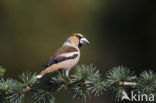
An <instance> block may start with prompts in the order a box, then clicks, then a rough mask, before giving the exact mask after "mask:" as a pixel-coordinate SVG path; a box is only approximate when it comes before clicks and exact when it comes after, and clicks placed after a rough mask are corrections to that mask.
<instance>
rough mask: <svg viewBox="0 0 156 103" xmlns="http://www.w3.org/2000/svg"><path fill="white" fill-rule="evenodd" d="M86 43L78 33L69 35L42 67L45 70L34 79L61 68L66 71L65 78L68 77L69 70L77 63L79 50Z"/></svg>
mask: <svg viewBox="0 0 156 103" xmlns="http://www.w3.org/2000/svg"><path fill="white" fill-rule="evenodd" d="M88 43H89V41H88V40H87V39H86V38H84V37H83V36H82V35H81V34H79V33H74V34H72V35H70V36H69V37H68V38H67V40H66V41H65V43H64V44H63V46H62V47H61V48H60V49H58V50H57V51H56V52H55V53H54V55H53V56H52V57H51V59H50V60H49V61H48V62H47V63H46V64H45V65H44V69H45V70H43V71H42V72H41V73H40V74H39V75H37V76H36V78H41V77H42V76H43V75H45V74H46V73H49V72H53V71H56V70H59V69H61V68H62V69H65V70H66V76H67V77H68V74H69V71H70V70H71V68H73V67H74V66H75V65H76V64H77V63H78V61H79V58H80V50H79V48H80V47H81V46H82V45H83V44H88ZM68 78H69V77H68Z"/></svg>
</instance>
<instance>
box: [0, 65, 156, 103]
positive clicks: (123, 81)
mask: <svg viewBox="0 0 156 103" xmlns="http://www.w3.org/2000/svg"><path fill="white" fill-rule="evenodd" d="M4 72H5V69H4V68H2V67H0V103H23V102H24V97H25V95H26V94H27V93H30V94H31V98H32V99H33V100H34V102H36V103H54V101H55V97H54V95H53V94H54V93H57V92H59V91H60V90H61V89H65V90H67V91H69V92H70V93H71V94H72V96H73V99H80V100H83V101H87V99H89V98H90V97H93V96H99V95H102V94H103V92H109V91H111V92H113V94H115V98H114V99H115V100H116V101H121V97H122V95H123V93H129V91H130V90H134V91H139V92H140V93H147V94H149V93H154V92H156V73H153V72H152V71H151V70H149V71H143V72H142V73H141V74H140V75H139V76H136V75H135V74H134V72H132V71H130V69H128V68H126V67H123V66H118V67H114V68H112V69H111V70H109V71H108V72H107V73H106V77H105V79H102V75H101V74H100V72H99V70H98V69H97V68H96V67H95V66H93V65H89V66H87V65H81V66H77V67H76V68H75V69H74V73H73V74H72V75H71V76H70V78H71V80H72V81H69V80H68V78H67V77H66V75H65V71H64V70H59V71H56V72H53V73H50V74H47V75H46V76H44V77H43V78H41V79H39V80H37V79H35V77H36V73H31V72H25V73H22V74H21V75H19V79H20V81H17V80H14V79H8V78H7V79H5V78H4V77H3V75H4Z"/></svg>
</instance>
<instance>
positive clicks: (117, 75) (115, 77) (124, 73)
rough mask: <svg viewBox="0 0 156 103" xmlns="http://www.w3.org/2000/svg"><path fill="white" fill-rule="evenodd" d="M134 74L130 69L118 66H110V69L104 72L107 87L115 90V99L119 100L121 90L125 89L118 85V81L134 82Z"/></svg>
mask: <svg viewBox="0 0 156 103" xmlns="http://www.w3.org/2000/svg"><path fill="white" fill-rule="evenodd" d="M135 80H136V76H135V75H134V74H133V72H131V71H130V69H128V68H126V67H123V66H118V67H114V68H112V70H110V71H108V73H107V74H106V83H107V88H109V89H110V90H113V91H114V92H116V100H117V101H119V100H120V98H121V96H122V93H123V91H126V88H125V87H124V86H121V85H119V83H120V82H125V81H126V82H132V81H133V82H135Z"/></svg>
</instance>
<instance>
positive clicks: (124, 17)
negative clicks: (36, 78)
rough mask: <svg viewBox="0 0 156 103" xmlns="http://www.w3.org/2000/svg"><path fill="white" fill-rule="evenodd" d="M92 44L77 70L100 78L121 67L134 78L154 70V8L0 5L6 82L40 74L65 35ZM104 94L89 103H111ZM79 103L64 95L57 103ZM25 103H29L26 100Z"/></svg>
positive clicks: (143, 3) (58, 2) (149, 4)
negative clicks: (90, 70)
mask: <svg viewBox="0 0 156 103" xmlns="http://www.w3.org/2000/svg"><path fill="white" fill-rule="evenodd" d="M74 32H79V33H82V34H83V35H84V36H85V37H86V38H87V39H88V40H89V41H90V42H91V44H90V45H89V46H85V47H82V48H81V59H80V62H79V64H91V63H93V64H94V65H96V66H97V67H98V68H99V69H100V71H101V72H102V73H103V75H104V73H105V72H106V71H107V70H109V69H110V68H111V67H113V66H117V65H124V66H127V67H129V68H132V69H133V70H135V71H136V72H137V73H139V72H140V71H142V70H144V69H153V70H155V68H156V2H155V1H152V0H64V1H63V0H0V48H1V50H0V65H1V66H3V67H5V68H7V73H6V76H7V77H13V78H17V75H18V74H20V73H21V72H24V71H27V70H29V71H32V72H38V73H39V72H40V71H41V70H42V68H41V66H42V64H44V63H46V62H47V60H48V59H49V57H50V56H51V55H52V54H53V53H54V51H55V50H56V49H58V48H59V47H60V46H61V45H62V44H63V42H64V41H65V40H66V38H67V37H68V36H69V34H71V33H74ZM113 98H114V97H113V96H112V95H110V94H109V93H105V94H104V95H102V96H100V97H94V98H92V99H91V100H88V103H111V102H112V103H113V102H114V100H113ZM64 102H67V103H73V102H74V103H80V101H76V100H72V98H71V95H70V94H68V93H67V92H64V91H62V93H58V94H56V103H64ZM25 103H32V102H31V100H27V102H25Z"/></svg>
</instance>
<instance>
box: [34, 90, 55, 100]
mask: <svg viewBox="0 0 156 103" xmlns="http://www.w3.org/2000/svg"><path fill="white" fill-rule="evenodd" d="M32 98H33V100H34V101H35V102H36V103H54V100H55V98H54V96H53V92H52V91H49V90H42V89H39V90H37V91H35V92H33V95H32Z"/></svg>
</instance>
